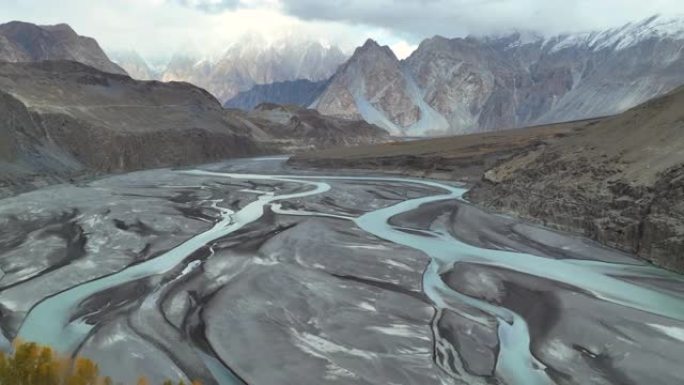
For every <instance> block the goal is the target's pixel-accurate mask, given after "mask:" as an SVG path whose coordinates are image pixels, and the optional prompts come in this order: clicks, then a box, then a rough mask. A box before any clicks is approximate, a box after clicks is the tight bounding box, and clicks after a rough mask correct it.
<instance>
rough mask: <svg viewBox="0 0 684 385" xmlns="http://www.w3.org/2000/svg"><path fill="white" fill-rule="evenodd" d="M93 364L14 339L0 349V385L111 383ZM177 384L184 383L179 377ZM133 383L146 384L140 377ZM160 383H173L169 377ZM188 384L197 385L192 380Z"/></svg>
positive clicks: (108, 384)
mask: <svg viewBox="0 0 684 385" xmlns="http://www.w3.org/2000/svg"><path fill="white" fill-rule="evenodd" d="M99 372H100V371H99V368H98V367H97V364H95V362H93V361H92V360H90V359H88V358H85V357H77V358H75V359H72V358H71V357H68V356H62V355H59V354H57V353H55V352H54V351H53V350H52V349H51V348H50V347H48V346H40V345H38V344H35V343H33V342H22V341H15V343H13V348H12V352H11V353H5V352H2V351H0V385H112V384H113V381H112V379H111V378H109V377H103V376H100V373H99ZM178 384H179V385H184V382H183V381H182V380H181V381H179V382H178ZM136 385H150V383H149V381H148V380H147V378H145V377H140V378H139V379H138V382H137V384H136ZM163 385H174V383H173V382H172V381H170V380H167V381H164V383H163ZM192 385H201V384H200V382H198V381H193V382H192Z"/></svg>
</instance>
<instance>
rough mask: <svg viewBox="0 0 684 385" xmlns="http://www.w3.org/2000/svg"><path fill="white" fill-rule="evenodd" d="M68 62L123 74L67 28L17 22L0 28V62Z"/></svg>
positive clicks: (94, 45)
mask: <svg viewBox="0 0 684 385" xmlns="http://www.w3.org/2000/svg"><path fill="white" fill-rule="evenodd" d="M42 60H72V61H77V62H81V63H84V64H87V65H89V66H91V67H95V68H97V69H99V70H101V71H105V72H111V73H115V74H126V71H124V70H123V69H122V68H121V67H119V66H118V65H116V64H114V63H113V62H111V61H110V60H109V58H108V57H107V55H106V54H105V53H104V51H102V48H100V45H99V44H98V43H97V41H95V39H93V38H90V37H85V36H80V35H78V34H76V32H74V30H73V29H71V27H70V26H68V25H67V24H57V25H35V24H31V23H24V22H20V21H12V22H10V23H6V24H1V25H0V61H8V62H34V61H42Z"/></svg>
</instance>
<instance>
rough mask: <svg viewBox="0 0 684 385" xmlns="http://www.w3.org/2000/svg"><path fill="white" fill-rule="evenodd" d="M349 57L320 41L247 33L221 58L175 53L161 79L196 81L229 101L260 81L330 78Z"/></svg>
mask: <svg viewBox="0 0 684 385" xmlns="http://www.w3.org/2000/svg"><path fill="white" fill-rule="evenodd" d="M346 58H347V56H346V55H345V54H344V53H343V52H342V51H341V50H340V49H339V48H337V47H334V46H333V47H325V46H323V45H321V44H320V43H319V42H317V41H300V40H284V41H276V42H273V43H269V42H267V41H266V40H265V39H263V38H260V37H258V36H246V37H244V38H243V39H241V40H240V41H239V42H238V43H236V44H234V45H232V46H230V47H229V48H228V49H227V50H226V52H225V53H224V54H223V56H221V57H220V58H219V59H218V60H202V59H197V58H195V57H191V56H187V55H177V56H175V57H174V58H173V59H172V60H171V62H170V63H169V64H168V66H167V68H166V70H165V71H164V73H163V74H162V75H161V79H162V80H164V81H170V80H181V81H187V82H190V83H193V84H196V85H198V86H200V87H202V88H204V89H206V90H208V91H209V92H211V93H212V94H213V95H214V96H216V97H217V98H218V99H219V100H220V101H221V102H222V103H225V102H226V101H227V100H229V99H231V98H233V97H235V96H236V95H237V94H238V93H240V92H243V91H248V90H250V89H251V88H252V87H254V86H255V85H259V84H271V83H275V82H283V81H290V80H298V79H306V80H310V81H313V82H317V81H322V80H326V79H328V78H330V76H332V74H333V73H334V72H335V70H336V69H337V67H338V66H339V65H340V64H342V63H343V62H344V61H345V60H346Z"/></svg>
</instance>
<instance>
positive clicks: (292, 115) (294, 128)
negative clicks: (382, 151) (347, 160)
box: [233, 103, 389, 152]
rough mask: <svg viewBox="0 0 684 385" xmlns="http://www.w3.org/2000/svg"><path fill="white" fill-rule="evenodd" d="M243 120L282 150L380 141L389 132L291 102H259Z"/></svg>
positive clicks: (346, 145)
mask: <svg viewBox="0 0 684 385" xmlns="http://www.w3.org/2000/svg"><path fill="white" fill-rule="evenodd" d="M233 113H236V114H243V116H244V118H245V119H246V121H248V122H250V123H252V124H254V125H256V126H257V127H258V131H260V132H263V134H264V135H263V136H262V137H260V139H259V140H260V141H261V142H263V143H269V144H270V145H271V146H272V147H276V148H279V149H281V150H282V151H285V152H296V151H302V150H312V149H325V148H329V147H348V146H358V145H364V144H373V143H382V142H386V141H388V140H389V134H388V133H387V131H385V130H383V129H382V128H380V127H378V126H375V125H373V124H370V123H367V122H365V121H363V120H347V119H341V118H336V117H332V116H325V115H322V114H320V113H319V112H318V111H316V110H312V109H306V108H302V107H299V106H294V105H278V104H273V103H262V104H260V105H258V106H257V107H256V108H255V109H254V110H252V111H250V112H249V113H243V112H236V111H233Z"/></svg>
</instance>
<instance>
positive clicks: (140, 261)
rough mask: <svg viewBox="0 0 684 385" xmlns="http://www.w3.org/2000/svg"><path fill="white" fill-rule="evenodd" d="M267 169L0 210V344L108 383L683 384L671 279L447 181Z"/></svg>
mask: <svg viewBox="0 0 684 385" xmlns="http://www.w3.org/2000/svg"><path fill="white" fill-rule="evenodd" d="M284 161H285V159H284V158H277V157H274V158H258V159H244V160H235V161H230V162H224V163H220V164H212V165H207V166H203V167H198V168H194V169H182V170H170V169H163V170H149V171H141V172H135V173H130V174H125V175H117V176H111V177H107V178H102V179H99V180H95V181H91V182H89V183H84V184H81V185H60V186H52V187H47V188H44V189H41V190H36V191H33V192H29V193H25V194H22V195H19V196H16V197H12V198H8V199H4V200H0V226H1V228H2V229H3V231H2V235H1V236H0V326H1V327H2V335H3V337H2V338H0V340H2V346H5V348H6V347H7V345H8V341H9V340H11V339H13V338H16V337H19V338H21V339H23V340H30V341H36V342H40V343H44V344H49V345H51V346H53V347H55V348H56V349H57V350H59V351H61V352H63V353H68V354H80V355H83V356H87V357H90V358H92V359H94V360H96V361H97V362H98V364H99V367H100V369H101V372H102V373H103V374H104V375H110V376H112V377H113V378H114V379H115V380H116V381H121V382H128V383H130V382H134V381H135V379H136V378H137V377H138V376H140V375H145V376H147V377H148V378H149V379H151V380H152V382H161V380H163V379H166V378H174V379H175V378H183V379H186V380H187V379H199V380H201V381H202V383H204V384H214V383H220V384H321V383H326V384H352V383H353V384H433V383H434V384H510V385H518V384H519V385H534V384H627V385H628V384H673V385H674V384H681V383H684V368H682V363H683V361H682V357H684V277H682V276H680V275H677V274H674V273H670V272H667V271H664V270H661V269H657V268H655V267H652V266H650V265H648V264H646V263H644V262H643V261H640V260H638V259H636V258H635V257H633V256H631V255H628V254H625V253H622V252H619V251H615V250H612V249H608V248H605V247H602V246H600V245H598V244H596V243H593V242H591V241H589V240H586V239H583V238H581V237H577V236H572V235H569V234H563V233H559V232H555V231H551V230H548V229H544V228H541V227H538V226H534V225H530V224H526V223H524V222H521V221H518V220H515V219H513V218H509V217H505V216H501V215H497V214H494V213H489V212H485V211H483V210H481V209H479V208H477V207H475V206H473V205H471V204H469V203H468V202H467V201H465V200H464V199H463V194H464V193H465V192H466V191H467V187H466V186H463V185H459V184H458V183H448V182H444V181H439V182H438V181H431V180H425V179H413V178H402V177H398V176H396V175H393V176H389V175H381V174H377V175H366V174H360V173H358V172H351V171H349V172H344V171H330V172H322V171H312V170H302V169H297V170H293V169H289V168H288V167H286V166H285V163H284Z"/></svg>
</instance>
